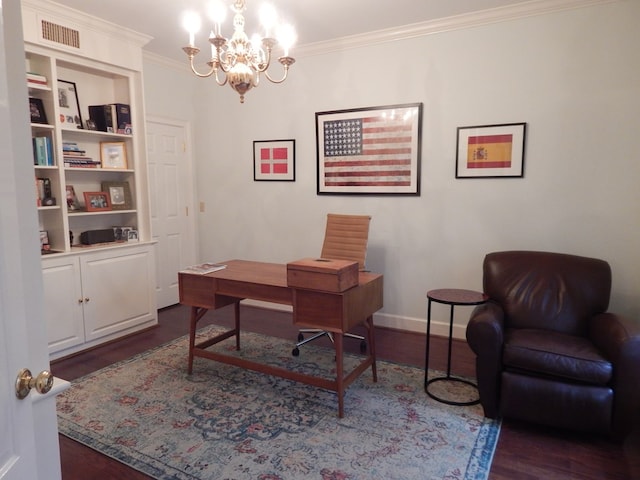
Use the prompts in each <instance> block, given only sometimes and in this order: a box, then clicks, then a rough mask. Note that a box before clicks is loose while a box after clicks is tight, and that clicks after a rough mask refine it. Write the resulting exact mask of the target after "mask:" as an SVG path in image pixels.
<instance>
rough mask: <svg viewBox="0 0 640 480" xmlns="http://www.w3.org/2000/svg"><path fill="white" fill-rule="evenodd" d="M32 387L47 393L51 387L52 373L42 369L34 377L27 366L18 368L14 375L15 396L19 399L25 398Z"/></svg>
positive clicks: (39, 391)
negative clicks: (16, 373) (16, 374)
mask: <svg viewBox="0 0 640 480" xmlns="http://www.w3.org/2000/svg"><path fill="white" fill-rule="evenodd" d="M34 387H35V389H36V392H38V393H42V394H44V393H48V392H49V390H51V387H53V374H52V373H51V372H48V371H47V370H43V371H42V372H40V373H39V374H38V376H37V377H36V378H33V376H32V375H31V371H30V370H29V369H28V368H23V369H22V370H20V371H19V372H18V376H17V377H16V397H18V398H19V399H20V400H22V399H24V398H26V397H27V395H29V392H30V391H31V389H32V388H34Z"/></svg>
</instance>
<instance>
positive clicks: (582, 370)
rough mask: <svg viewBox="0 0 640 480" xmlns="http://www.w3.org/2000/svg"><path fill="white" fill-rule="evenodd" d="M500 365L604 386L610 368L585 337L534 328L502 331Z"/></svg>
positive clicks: (607, 380) (610, 370)
mask: <svg viewBox="0 0 640 480" xmlns="http://www.w3.org/2000/svg"><path fill="white" fill-rule="evenodd" d="M503 362H504V365H505V366H506V367H507V368H508V369H515V370H521V371H528V372H531V373H534V374H538V375H543V376H551V377H559V378H563V379H566V380H570V381H574V382H579V383H585V384H590V385H607V384H608V383H609V382H610V381H611V377H612V375H613V366H612V365H611V362H609V361H608V360H607V359H606V358H604V357H603V356H602V354H601V353H600V352H599V351H598V349H597V348H596V347H595V346H594V345H593V343H591V341H589V339H588V338H584V337H577V336H573V335H567V334H563V333H557V332H552V331H548V330H535V329H508V330H507V331H506V332H505V342H504V351H503Z"/></svg>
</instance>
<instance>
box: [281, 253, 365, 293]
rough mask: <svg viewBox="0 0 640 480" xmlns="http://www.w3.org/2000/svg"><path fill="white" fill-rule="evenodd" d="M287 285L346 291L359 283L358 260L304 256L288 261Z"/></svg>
mask: <svg viewBox="0 0 640 480" xmlns="http://www.w3.org/2000/svg"><path fill="white" fill-rule="evenodd" d="M287 285H288V286H289V287H293V288H304V289H308V290H320V291H323V292H344V291H345V290H348V289H350V288H352V287H355V286H356V285H358V262H353V261H350V260H332V259H328V258H303V259H302V260H296V261H295V262H290V263H287Z"/></svg>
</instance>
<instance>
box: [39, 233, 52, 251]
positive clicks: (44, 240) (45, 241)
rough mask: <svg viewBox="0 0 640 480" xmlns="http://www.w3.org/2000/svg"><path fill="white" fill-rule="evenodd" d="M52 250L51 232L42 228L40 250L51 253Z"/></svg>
mask: <svg viewBox="0 0 640 480" xmlns="http://www.w3.org/2000/svg"><path fill="white" fill-rule="evenodd" d="M50 251H51V245H50V244H49V232H47V231H46V230H40V252H41V253H43V254H44V253H49V252H50Z"/></svg>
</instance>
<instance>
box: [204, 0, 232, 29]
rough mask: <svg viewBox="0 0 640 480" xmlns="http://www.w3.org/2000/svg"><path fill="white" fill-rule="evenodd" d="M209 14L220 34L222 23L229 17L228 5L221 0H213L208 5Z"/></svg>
mask: <svg viewBox="0 0 640 480" xmlns="http://www.w3.org/2000/svg"><path fill="white" fill-rule="evenodd" d="M207 14H208V15H209V18H210V19H211V21H212V22H213V23H214V24H215V26H216V32H215V33H216V35H220V25H222V22H224V21H225V19H226V18H227V6H226V5H225V4H224V2H222V1H221V0H213V1H212V2H210V3H209V5H208V8H207Z"/></svg>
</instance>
